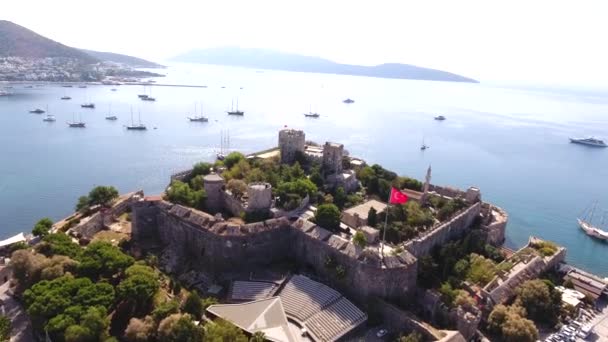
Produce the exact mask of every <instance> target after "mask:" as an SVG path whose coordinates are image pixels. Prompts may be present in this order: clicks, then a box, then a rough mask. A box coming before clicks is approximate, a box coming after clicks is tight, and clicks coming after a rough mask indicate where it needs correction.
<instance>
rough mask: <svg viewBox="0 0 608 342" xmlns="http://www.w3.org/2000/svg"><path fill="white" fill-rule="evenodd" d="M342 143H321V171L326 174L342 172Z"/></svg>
mask: <svg viewBox="0 0 608 342" xmlns="http://www.w3.org/2000/svg"><path fill="white" fill-rule="evenodd" d="M343 156H344V145H342V144H336V143H331V142H326V143H325V145H323V171H324V172H325V174H326V175H331V174H334V173H341V172H342V157H343Z"/></svg>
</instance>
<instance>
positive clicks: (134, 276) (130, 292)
mask: <svg viewBox="0 0 608 342" xmlns="http://www.w3.org/2000/svg"><path fill="white" fill-rule="evenodd" d="M142 267H148V266H142V265H134V266H131V267H129V268H128V269H127V270H126V271H125V274H127V278H126V279H124V280H123V281H121V282H120V284H118V286H117V288H116V290H117V292H118V296H119V297H120V298H121V299H123V300H126V301H129V302H130V303H131V304H133V305H135V306H136V307H137V308H143V307H147V306H148V305H149V304H150V301H151V299H152V297H153V296H154V294H156V291H158V288H159V286H160V284H159V282H158V279H157V277H156V276H155V275H154V272H153V271H152V269H151V268H149V267H148V268H149V270H150V271H144V269H143V268H142ZM134 270H136V271H134Z"/></svg>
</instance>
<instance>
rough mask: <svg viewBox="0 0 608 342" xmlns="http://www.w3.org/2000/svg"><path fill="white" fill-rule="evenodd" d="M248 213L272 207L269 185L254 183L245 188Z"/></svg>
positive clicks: (270, 187)
mask: <svg viewBox="0 0 608 342" xmlns="http://www.w3.org/2000/svg"><path fill="white" fill-rule="evenodd" d="M247 196H248V204H247V210H248V211H262V210H270V206H271V205H272V186H271V185H270V184H269V183H263V182H255V183H249V185H248V186H247Z"/></svg>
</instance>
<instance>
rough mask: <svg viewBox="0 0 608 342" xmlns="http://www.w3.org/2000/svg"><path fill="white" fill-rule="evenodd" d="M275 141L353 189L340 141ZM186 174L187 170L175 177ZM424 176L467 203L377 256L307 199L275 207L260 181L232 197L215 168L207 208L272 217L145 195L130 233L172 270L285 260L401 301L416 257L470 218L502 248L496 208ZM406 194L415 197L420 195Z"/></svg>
mask: <svg viewBox="0 0 608 342" xmlns="http://www.w3.org/2000/svg"><path fill="white" fill-rule="evenodd" d="M278 142H279V146H278V149H277V150H276V155H279V156H280V158H281V162H283V163H293V162H295V161H296V160H297V159H298V158H308V159H309V160H316V161H318V162H320V163H321V164H322V167H323V168H322V170H323V177H324V180H325V182H326V186H328V187H332V186H344V188H345V190H347V191H351V189H353V188H356V187H358V181H357V179H356V175H355V172H354V171H353V170H344V167H343V165H344V160H345V157H346V156H347V152H346V151H345V150H344V146H343V145H341V144H336V143H329V142H328V143H325V144H324V145H323V146H322V147H320V146H319V145H313V144H307V143H306V140H305V134H304V132H302V131H298V130H293V129H283V130H281V131H280V132H279V139H278ZM251 157H256V155H253V156H251ZM429 172H430V170H429ZM185 176H187V172H185V173H180V174H179V175H176V177H185ZM428 180H429V177H427V184H426V185H425V190H426V191H432V192H433V193H435V194H438V195H440V196H443V197H445V198H455V197H458V198H462V199H463V200H464V201H465V202H466V207H465V208H464V209H462V210H460V211H459V212H457V213H456V214H455V215H453V216H452V217H451V218H450V219H449V220H447V221H445V222H440V223H438V224H436V225H434V226H433V227H432V228H431V229H429V230H427V231H426V232H424V233H423V234H421V235H420V236H418V237H415V238H413V239H411V240H409V241H406V242H405V243H403V244H402V246H395V248H393V249H392V252H391V253H382V255H381V253H379V244H378V242H373V241H372V243H370V244H368V245H367V246H366V247H364V248H363V247H360V246H358V245H357V244H355V243H354V242H353V241H352V238H350V237H348V236H344V235H343V234H339V233H332V232H331V231H329V230H327V229H325V228H323V227H320V226H318V225H316V224H315V223H313V222H311V221H310V220H309V219H310V217H311V212H312V211H314V207H310V206H309V204H308V199H304V200H303V203H302V204H301V206H300V207H298V208H296V210H293V211H290V212H284V211H280V210H276V208H273V199H272V188H271V186H270V184H266V183H252V184H249V185H248V189H247V196H245V199H236V198H235V197H234V196H232V194H230V193H229V191H227V190H226V189H225V182H224V179H223V178H222V177H221V176H219V175H218V174H215V173H211V174H209V175H207V176H205V177H204V188H205V191H206V192H207V196H208V197H207V208H208V210H209V211H210V212H212V213H216V212H219V211H222V210H225V211H229V212H230V213H232V214H233V215H235V216H237V215H238V214H240V213H242V212H251V211H260V210H261V211H269V212H272V215H271V216H273V218H271V219H267V220H264V221H261V222H256V223H250V224H242V223H235V222H232V221H230V220H228V221H227V220H224V219H223V218H222V217H221V216H220V215H212V214H210V213H206V212H202V211H199V210H196V209H192V208H188V207H185V206H182V205H178V204H174V203H170V202H167V201H165V200H162V199H160V198H148V199H146V198H144V199H143V200H142V201H140V202H137V203H135V204H133V206H132V210H133V212H132V237H133V239H134V241H135V242H144V241H147V240H149V239H156V240H157V241H159V242H160V243H161V245H162V246H163V247H164V248H165V251H170V254H171V256H170V257H168V258H167V260H169V261H168V262H167V265H168V267H169V268H170V269H173V270H174V271H179V270H180V268H184V267H193V268H195V269H199V270H204V271H207V272H211V273H212V274H214V275H217V276H220V275H222V274H225V273H230V272H235V271H238V270H252V269H260V268H262V269H263V268H265V267H267V266H268V265H272V264H274V263H280V262H283V261H285V260H291V261H292V262H295V263H297V264H298V265H300V266H302V267H305V268H307V269H312V270H314V271H315V272H316V274H318V276H319V277H320V278H322V279H327V280H328V281H331V282H332V283H333V285H334V286H335V287H337V288H339V289H340V290H341V291H342V292H344V293H346V294H348V295H349V296H351V298H354V299H357V300H360V301H362V300H364V299H366V298H370V297H378V298H383V299H388V300H393V301H400V302H405V301H407V300H408V299H409V298H411V295H412V294H413V293H414V290H415V289H416V281H417V271H418V264H417V260H418V258H420V257H422V256H424V255H427V254H428V253H430V251H431V249H432V248H433V247H434V246H437V245H442V244H444V243H446V242H448V241H450V240H453V239H456V238H458V237H461V236H463V235H464V234H466V232H467V231H468V230H469V229H470V228H471V227H472V226H473V225H474V222H479V223H480V227H481V229H482V230H483V231H484V232H485V234H486V239H487V241H488V242H489V243H492V244H495V245H500V244H502V242H503V241H504V232H505V228H506V224H507V215H506V213H504V211H502V210H501V209H500V208H498V207H496V206H493V205H491V204H489V203H484V202H482V200H481V194H480V192H479V190H478V189H476V188H470V189H469V190H467V191H461V190H458V189H453V188H445V187H439V186H435V185H432V184H428ZM426 191H425V193H424V194H426ZM410 193H412V196H418V197H419V198H422V197H423V196H424V194H423V193H417V194H414V193H413V192H412V191H410ZM352 228H353V229H359V227H352ZM399 247H401V248H399ZM338 268H340V269H341V271H340V272H337V269H338Z"/></svg>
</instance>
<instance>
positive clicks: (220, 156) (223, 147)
mask: <svg viewBox="0 0 608 342" xmlns="http://www.w3.org/2000/svg"><path fill="white" fill-rule="evenodd" d="M229 149H230V131H226V132H225V133H224V131H223V130H222V131H220V151H219V152H218V153H217V160H224V158H226V153H227V152H228V150H229Z"/></svg>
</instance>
